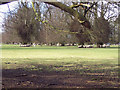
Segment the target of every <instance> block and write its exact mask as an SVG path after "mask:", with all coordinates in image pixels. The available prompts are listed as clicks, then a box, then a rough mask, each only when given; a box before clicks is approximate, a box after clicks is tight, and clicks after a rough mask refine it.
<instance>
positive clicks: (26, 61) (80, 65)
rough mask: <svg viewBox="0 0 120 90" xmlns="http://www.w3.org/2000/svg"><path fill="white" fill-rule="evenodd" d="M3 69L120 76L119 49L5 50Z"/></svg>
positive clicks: (52, 48) (67, 47)
mask: <svg viewBox="0 0 120 90" xmlns="http://www.w3.org/2000/svg"><path fill="white" fill-rule="evenodd" d="M2 65H3V69H17V68H24V69H25V70H39V71H43V70H46V71H75V72H79V73H83V72H91V73H95V72H97V73H102V72H104V73H106V72H107V73H108V74H111V75H112V73H117V71H118V48H117V47H115V46H113V47H111V48H77V46H65V47H56V46H42V47H41V46H37V47H19V46H18V45H3V46H2Z"/></svg>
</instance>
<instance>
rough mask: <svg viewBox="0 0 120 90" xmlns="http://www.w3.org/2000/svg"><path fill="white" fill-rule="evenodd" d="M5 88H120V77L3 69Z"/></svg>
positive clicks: (3, 84)
mask: <svg viewBox="0 0 120 90" xmlns="http://www.w3.org/2000/svg"><path fill="white" fill-rule="evenodd" d="M2 74H3V78H2V87H3V88H118V87H119V85H120V79H119V78H117V76H114V77H110V76H108V75H103V74H100V73H98V74H97V73H95V74H90V73H89V74H87V73H86V74H80V73H77V72H76V73H75V72H71V71H64V72H63V71H49V72H47V71H42V72H40V71H26V70H24V69H22V68H19V69H3V70H2Z"/></svg>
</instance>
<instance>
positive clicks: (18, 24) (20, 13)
mask: <svg viewBox="0 0 120 90" xmlns="http://www.w3.org/2000/svg"><path fill="white" fill-rule="evenodd" d="M62 3H63V4H65V5H68V6H71V5H79V7H76V8H75V7H74V8H73V9H74V10H76V11H77V12H81V13H82V14H85V10H89V11H88V12H87V13H86V15H85V17H86V18H87V19H88V20H89V22H90V23H91V29H88V28H86V27H84V26H83V25H82V24H81V23H80V22H79V21H78V20H76V18H75V17H73V16H72V15H70V14H69V13H68V12H65V11H64V10H61V9H60V8H57V7H55V6H53V5H50V4H46V3H43V2H39V3H33V5H32V4H31V3H27V2H26V3H22V2H21V3H18V8H17V9H16V10H15V12H12V13H9V14H8V15H7V17H6V18H5V19H4V24H3V27H4V31H3V33H2V42H3V43H12V42H16V43H19V42H21V43H46V44H52V43H53V44H54V43H61V44H65V43H78V44H81V45H84V44H100V45H103V44H104V43H114V44H115V43H119V41H118V30H119V29H118V28H120V27H119V26H120V23H119V22H118V21H120V20H119V19H120V15H118V12H117V9H118V7H119V6H118V4H117V3H114V2H101V1H99V2H97V3H95V2H62ZM81 3H82V4H83V5H90V6H92V5H93V4H94V5H93V7H92V8H90V6H82V5H81V6H80V4H81ZM89 8H90V9H89Z"/></svg>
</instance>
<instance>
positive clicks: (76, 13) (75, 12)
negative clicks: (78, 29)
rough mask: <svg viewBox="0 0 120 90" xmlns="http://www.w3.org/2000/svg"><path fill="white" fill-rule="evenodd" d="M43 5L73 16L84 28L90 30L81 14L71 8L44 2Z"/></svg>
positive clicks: (56, 3) (59, 3) (88, 24)
mask: <svg viewBox="0 0 120 90" xmlns="http://www.w3.org/2000/svg"><path fill="white" fill-rule="evenodd" d="M44 3H47V4H50V5H53V6H55V7H58V8H60V9H61V10H63V11H65V12H67V13H69V14H71V15H72V16H74V17H75V19H77V20H78V21H79V22H80V23H81V24H82V25H83V26H85V27H86V28H89V29H90V28H91V25H90V23H89V21H88V20H87V19H86V17H84V16H83V15H82V14H81V13H79V12H77V11H76V10H74V9H72V8H71V7H69V6H66V5H65V4H62V3H61V2H44Z"/></svg>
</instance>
